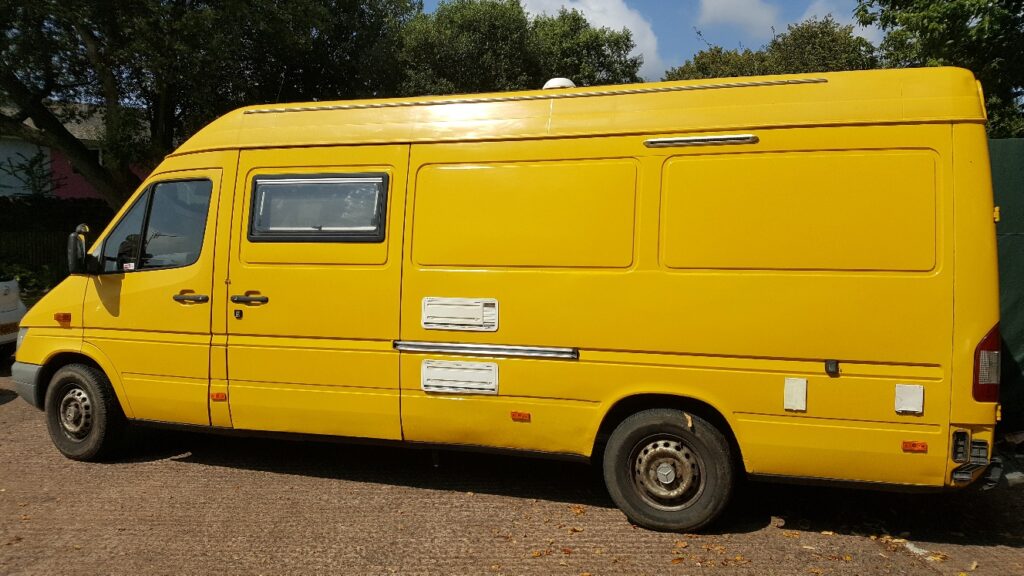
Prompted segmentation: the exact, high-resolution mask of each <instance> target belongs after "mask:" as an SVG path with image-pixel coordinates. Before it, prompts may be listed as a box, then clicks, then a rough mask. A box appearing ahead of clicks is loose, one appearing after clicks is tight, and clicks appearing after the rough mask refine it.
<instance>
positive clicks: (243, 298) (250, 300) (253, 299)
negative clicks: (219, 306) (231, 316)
mask: <svg viewBox="0 0 1024 576" xmlns="http://www.w3.org/2000/svg"><path fill="white" fill-rule="evenodd" d="M231 301H232V302H234V303H235V304H266V303H267V302H270V298H267V297H266V296H250V295H249V294H245V295H242V294H235V295H234V296H232V297H231Z"/></svg>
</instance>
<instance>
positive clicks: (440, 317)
mask: <svg viewBox="0 0 1024 576" xmlns="http://www.w3.org/2000/svg"><path fill="white" fill-rule="evenodd" d="M422 324H423V327H424V328H426V329H427V330H471V331H476V332H496V331H497V330H498V301H497V300H495V299H494V298H431V297H427V298H424V299H423V316H422Z"/></svg>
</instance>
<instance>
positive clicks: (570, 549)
mask: <svg viewBox="0 0 1024 576" xmlns="http://www.w3.org/2000/svg"><path fill="white" fill-rule="evenodd" d="M562 554H566V555H568V554H572V548H562Z"/></svg>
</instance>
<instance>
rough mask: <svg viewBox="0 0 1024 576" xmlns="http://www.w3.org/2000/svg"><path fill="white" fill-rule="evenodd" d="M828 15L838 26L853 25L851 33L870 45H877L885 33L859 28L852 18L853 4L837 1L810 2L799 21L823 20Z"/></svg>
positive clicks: (878, 30)
mask: <svg viewBox="0 0 1024 576" xmlns="http://www.w3.org/2000/svg"><path fill="white" fill-rule="evenodd" d="M829 14H831V15H832V18H834V19H835V21H836V22H839V23H840V24H853V33H854V34H856V35H857V36H860V37H861V38H865V39H866V40H868V41H869V42H871V43H872V44H875V45H876V46H877V45H878V43H879V42H881V41H882V37H883V36H885V33H884V32H882V30H881V29H880V28H878V27H877V26H861V25H860V24H858V23H857V22H856V21H855V20H854V18H853V2H849V1H847V2H843V1H837V0H814V2H811V4H810V6H808V7H807V10H804V15H803V16H801V17H800V20H807V19H808V18H824V17H825V16H828V15H829Z"/></svg>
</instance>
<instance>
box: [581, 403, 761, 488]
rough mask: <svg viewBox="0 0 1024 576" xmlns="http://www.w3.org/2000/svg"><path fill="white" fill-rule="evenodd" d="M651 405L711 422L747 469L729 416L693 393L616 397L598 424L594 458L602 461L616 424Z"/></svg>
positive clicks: (739, 468) (595, 460)
mask: <svg viewBox="0 0 1024 576" xmlns="http://www.w3.org/2000/svg"><path fill="white" fill-rule="evenodd" d="M652 408H672V409H675V410H681V411H683V412H687V413H689V414H693V415H694V416H699V417H700V418H703V419H704V420H706V421H708V422H709V423H711V425H713V426H715V427H716V428H718V429H719V430H720V431H721V432H722V434H724V435H725V437H726V439H727V440H728V441H729V446H730V448H731V450H732V452H733V460H734V461H735V463H736V465H737V467H738V470H745V469H746V465H745V463H744V459H743V452H742V450H741V448H740V444H739V441H738V439H737V438H736V433H735V432H734V431H733V426H732V424H731V423H730V422H729V419H728V418H726V417H725V415H724V413H723V412H722V411H721V410H719V409H718V408H717V407H715V406H714V405H712V404H711V403H709V402H706V401H704V400H700V399H698V398H694V397H692V396H684V395H680V394H667V393H660V392H645V393H636V394H630V395H628V396H624V397H622V398H619V399H618V400H616V401H615V403H614V404H612V405H611V407H610V408H609V409H608V410H607V411H605V413H604V417H603V418H602V419H601V424H600V425H599V426H598V429H597V434H596V435H595V437H594V445H593V449H592V450H591V461H592V462H601V459H602V454H603V453H604V447H605V444H606V443H607V442H608V437H609V436H611V433H612V431H613V430H615V427H616V426H618V425H619V424H620V423H621V422H622V421H623V420H625V419H626V418H628V417H629V416H631V415H633V414H636V413H637V412H642V411H644V410H649V409H652Z"/></svg>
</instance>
